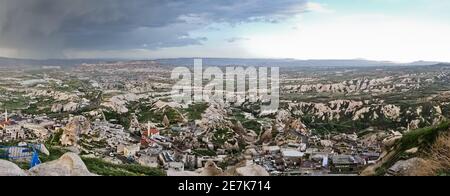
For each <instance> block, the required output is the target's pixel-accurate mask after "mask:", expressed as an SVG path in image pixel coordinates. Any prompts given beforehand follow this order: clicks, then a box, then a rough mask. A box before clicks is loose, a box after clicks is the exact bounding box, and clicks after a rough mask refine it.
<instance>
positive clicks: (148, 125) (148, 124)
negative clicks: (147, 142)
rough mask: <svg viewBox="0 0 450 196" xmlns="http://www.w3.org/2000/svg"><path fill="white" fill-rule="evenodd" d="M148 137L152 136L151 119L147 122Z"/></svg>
mask: <svg viewBox="0 0 450 196" xmlns="http://www.w3.org/2000/svg"><path fill="white" fill-rule="evenodd" d="M147 137H150V121H148V122H147Z"/></svg>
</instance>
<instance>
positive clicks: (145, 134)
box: [142, 128, 159, 136]
mask: <svg viewBox="0 0 450 196" xmlns="http://www.w3.org/2000/svg"><path fill="white" fill-rule="evenodd" d="M157 134H159V130H158V129H156V128H153V129H150V130H145V131H143V132H142V135H143V136H148V135H157Z"/></svg>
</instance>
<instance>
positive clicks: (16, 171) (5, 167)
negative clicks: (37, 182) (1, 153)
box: [0, 160, 27, 176]
mask: <svg viewBox="0 0 450 196" xmlns="http://www.w3.org/2000/svg"><path fill="white" fill-rule="evenodd" d="M26 175H27V174H26V173H25V171H24V170H22V169H20V168H19V166H17V165H16V164H14V163H11V162H9V161H5V160H0V176H26Z"/></svg>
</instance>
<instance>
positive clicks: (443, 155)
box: [362, 121, 450, 176]
mask: <svg viewBox="0 0 450 196" xmlns="http://www.w3.org/2000/svg"><path fill="white" fill-rule="evenodd" d="M362 175H394V176H435V175H450V122H448V121H445V122H443V123H441V124H439V125H437V126H433V127H428V128H423V129H417V130H415V131H411V132H409V133H407V134H405V135H403V136H400V137H396V138H391V139H389V140H386V141H385V142H384V152H383V156H382V158H381V159H380V161H379V162H378V163H377V164H375V165H373V166H371V167H368V168H367V169H366V170H365V171H363V172H362Z"/></svg>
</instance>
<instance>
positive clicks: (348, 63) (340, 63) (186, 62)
mask: <svg viewBox="0 0 450 196" xmlns="http://www.w3.org/2000/svg"><path fill="white" fill-rule="evenodd" d="M194 59H195V58H171V59H156V60H152V61H155V62H158V63H160V64H165V65H175V66H190V65H193V63H194ZM114 61H119V60H117V59H48V60H35V59H14V58H2V57H0V66H19V65H22V66H25V65H28V66H44V65H45V66H73V65H80V64H83V63H100V62H114ZM120 61H126V60H120ZM130 61H131V60H130ZM439 63H440V62H433V61H417V62H412V63H395V62H391V61H371V60H364V59H347V60H333V59H329V60H297V59H242V58H203V64H204V65H209V66H231V65H236V66H238V65H239V66H274V65H275V66H280V67H296V66H302V67H312V66H316V67H367V66H420V65H434V64H439Z"/></svg>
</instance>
